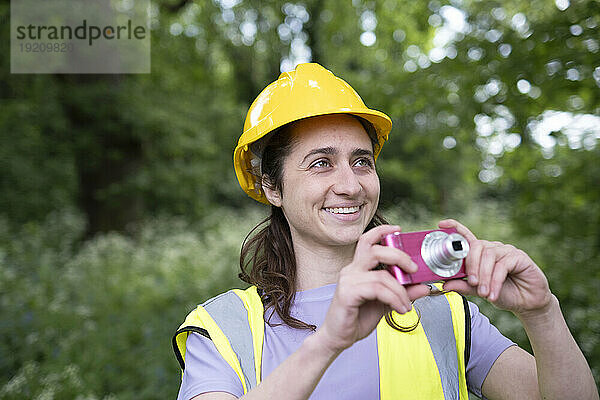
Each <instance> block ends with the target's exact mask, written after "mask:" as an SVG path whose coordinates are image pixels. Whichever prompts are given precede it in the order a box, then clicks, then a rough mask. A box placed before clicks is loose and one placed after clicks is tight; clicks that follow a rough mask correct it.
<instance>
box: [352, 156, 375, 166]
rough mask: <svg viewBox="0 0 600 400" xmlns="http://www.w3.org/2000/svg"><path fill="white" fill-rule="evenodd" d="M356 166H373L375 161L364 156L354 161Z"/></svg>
mask: <svg viewBox="0 0 600 400" xmlns="http://www.w3.org/2000/svg"><path fill="white" fill-rule="evenodd" d="M354 166H355V167H369V168H370V167H372V166H373V161H371V159H369V158H366V157H362V158H359V159H358V160H356V161H355V162H354Z"/></svg>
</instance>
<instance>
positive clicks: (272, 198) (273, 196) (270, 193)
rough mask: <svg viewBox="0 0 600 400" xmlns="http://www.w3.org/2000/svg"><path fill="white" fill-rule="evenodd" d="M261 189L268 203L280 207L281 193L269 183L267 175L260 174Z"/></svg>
mask: <svg viewBox="0 0 600 400" xmlns="http://www.w3.org/2000/svg"><path fill="white" fill-rule="evenodd" d="M261 181H262V190H263V192H264V193H265V197H266V198H267V200H269V203H271V204H272V205H274V206H275V207H281V193H280V192H279V190H277V189H276V188H275V185H273V184H272V183H271V179H270V178H269V176H268V175H263V176H262V179H261Z"/></svg>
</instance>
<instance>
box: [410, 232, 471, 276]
mask: <svg viewBox="0 0 600 400" xmlns="http://www.w3.org/2000/svg"><path fill="white" fill-rule="evenodd" d="M468 253H469V242H467V239H465V238H464V237H463V236H462V235H460V234H458V233H451V234H447V233H445V232H442V231H432V232H430V233H429V234H428V235H427V236H425V238H423V243H422V244H421V256H422V257H423V261H425V264H427V266H428V267H429V269H430V270H431V271H432V272H433V273H435V274H436V275H439V276H442V277H446V278H448V277H452V276H454V275H456V274H457V273H458V271H459V270H460V267H461V265H462V260H463V259H464V258H465V257H466V256H467V254H468Z"/></svg>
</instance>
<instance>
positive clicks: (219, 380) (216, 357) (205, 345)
mask: <svg viewBox="0 0 600 400" xmlns="http://www.w3.org/2000/svg"><path fill="white" fill-rule="evenodd" d="M206 392H227V393H231V394H232V395H234V396H236V397H241V396H242V395H243V394H244V389H243V388H242V383H241V382H240V379H239V378H238V376H237V374H236V373H235V371H234V370H233V368H231V366H230V365H229V364H227V362H226V361H225V360H224V359H223V357H222V356H221V354H219V352H218V351H217V348H216V347H215V345H214V343H213V342H212V340H210V339H208V338H205V337H204V336H202V335H200V334H197V333H193V332H192V333H191V334H190V335H189V336H188V338H187V341H186V352H185V370H184V371H183V379H182V381H181V387H180V388H179V395H178V396H177V400H189V399H191V398H193V397H194V396H197V395H199V394H202V393H206Z"/></svg>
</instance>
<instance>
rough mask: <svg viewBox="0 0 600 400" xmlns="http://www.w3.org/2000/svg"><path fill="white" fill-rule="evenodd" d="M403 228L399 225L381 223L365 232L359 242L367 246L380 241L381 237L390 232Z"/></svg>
mask: <svg viewBox="0 0 600 400" xmlns="http://www.w3.org/2000/svg"><path fill="white" fill-rule="evenodd" d="M401 230H402V228H401V227H400V226H398V225H379V226H376V227H375V228H373V229H371V230H369V231H367V232H365V233H363V234H362V235H361V237H360V239H358V242H359V244H361V243H362V244H364V245H367V246H370V245H373V244H376V243H380V242H381V239H382V238H383V237H384V236H385V235H388V234H390V233H394V232H400V231H401Z"/></svg>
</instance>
